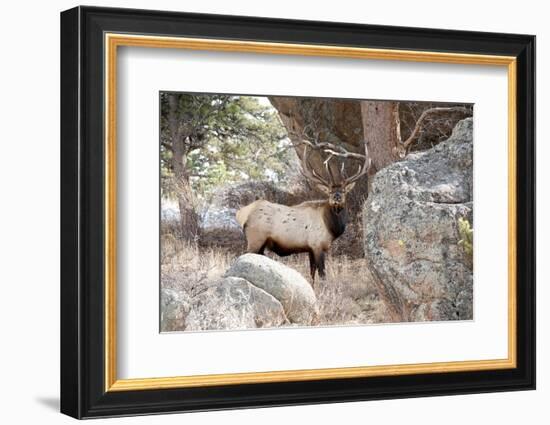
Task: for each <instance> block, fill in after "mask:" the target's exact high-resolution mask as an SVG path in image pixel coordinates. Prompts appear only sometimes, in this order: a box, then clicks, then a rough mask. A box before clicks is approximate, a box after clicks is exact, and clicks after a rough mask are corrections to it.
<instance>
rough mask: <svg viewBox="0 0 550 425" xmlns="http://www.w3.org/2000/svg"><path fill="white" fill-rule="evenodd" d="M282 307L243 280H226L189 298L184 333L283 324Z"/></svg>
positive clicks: (230, 278) (284, 321)
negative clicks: (189, 303) (191, 299)
mask: <svg viewBox="0 0 550 425" xmlns="http://www.w3.org/2000/svg"><path fill="white" fill-rule="evenodd" d="M287 323H288V320H287V318H286V316H285V313H284V310H283V306H282V305H281V303H280V302H279V301H277V300H276V299H275V298H274V297H272V296H271V295H269V294H268V293H267V292H265V291H264V290H262V289H260V288H257V287H256V286H254V285H252V284H251V283H250V282H247V281H246V280H245V279H241V278H236V277H226V278H224V279H222V280H220V281H219V282H218V283H217V284H216V285H214V286H212V287H210V288H208V289H207V290H206V291H205V292H203V293H202V294H200V295H198V296H196V297H195V298H193V303H192V305H191V309H190V312H189V315H188V316H187V318H186V319H185V330H186V331H202V330H223V329H233V330H235V329H253V328H262V327H273V326H275V327H278V326H282V325H284V324H287Z"/></svg>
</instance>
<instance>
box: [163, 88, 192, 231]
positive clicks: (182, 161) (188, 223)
mask: <svg viewBox="0 0 550 425" xmlns="http://www.w3.org/2000/svg"><path fill="white" fill-rule="evenodd" d="M168 105H169V113H168V125H169V128H170V135H171V139H172V169H173V171H174V178H175V181H176V196H177V198H178V207H179V211H180V225H181V234H182V238H183V239H184V240H186V241H195V240H196V238H197V236H198V233H199V217H198V214H197V212H196V210H195V203H194V195H193V191H192V189H191V185H190V183H189V173H188V171H187V169H186V164H187V149H186V146H185V140H186V138H187V137H186V136H185V134H184V133H183V131H182V130H181V126H180V122H179V116H178V97H177V95H176V94H170V95H169V97H168Z"/></svg>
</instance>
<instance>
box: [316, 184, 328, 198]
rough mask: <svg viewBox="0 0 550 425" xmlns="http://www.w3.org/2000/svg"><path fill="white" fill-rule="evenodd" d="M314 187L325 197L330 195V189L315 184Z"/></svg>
mask: <svg viewBox="0 0 550 425" xmlns="http://www.w3.org/2000/svg"><path fill="white" fill-rule="evenodd" d="M315 186H316V187H317V189H319V190H320V191H321V192H323V193H324V194H325V195H330V189H329V188H328V187H326V186H323V185H322V184H316V185H315Z"/></svg>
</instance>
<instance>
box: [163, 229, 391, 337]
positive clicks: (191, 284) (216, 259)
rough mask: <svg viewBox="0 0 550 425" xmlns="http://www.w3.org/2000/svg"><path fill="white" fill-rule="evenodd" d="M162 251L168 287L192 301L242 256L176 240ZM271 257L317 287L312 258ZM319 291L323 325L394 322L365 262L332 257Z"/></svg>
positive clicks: (165, 244) (318, 281) (273, 255)
mask: <svg viewBox="0 0 550 425" xmlns="http://www.w3.org/2000/svg"><path fill="white" fill-rule="evenodd" d="M162 246H163V253H162V262H161V285H162V288H169V289H173V290H175V291H177V292H178V293H179V294H180V295H181V296H182V297H183V298H184V299H187V300H191V299H192V298H193V297H195V296H197V295H198V294H200V293H202V292H204V291H205V290H206V289H207V288H209V287H210V286H212V285H214V284H216V282H217V281H218V280H219V279H220V278H221V277H222V276H223V275H224V274H225V272H226V271H227V269H229V267H230V266H231V264H232V262H233V261H234V260H235V259H236V258H237V257H238V254H236V253H235V252H231V251H227V250H222V249H215V248H200V247H198V246H195V245H187V244H181V243H180V242H179V241H176V240H175V239H173V240H170V239H168V240H167V239H163V243H162ZM267 256H268V257H270V258H272V259H274V260H276V261H278V262H280V263H283V264H285V265H287V266H289V267H291V268H293V269H295V270H297V271H298V272H300V273H301V274H302V275H303V276H304V277H305V278H306V279H307V280H308V281H309V282H311V278H310V276H309V260H308V256H307V254H300V255H294V256H290V257H283V258H281V257H278V256H276V255H275V254H272V253H267ZM314 291H315V294H316V296H317V300H318V306H319V322H318V324H317V326H338V325H358V324H369V323H387V322H388V321H389V319H388V317H387V312H386V307H385V305H384V302H383V301H382V300H381V299H380V297H379V295H378V292H377V290H376V287H375V285H374V284H373V282H372V275H371V273H370V271H369V269H368V267H367V265H366V261H365V260H364V259H361V258H358V259H353V258H349V257H347V256H344V255H340V256H330V255H329V256H328V258H327V263H326V277H325V279H322V280H320V279H319V278H318V277H317V278H316V281H315V285H314Z"/></svg>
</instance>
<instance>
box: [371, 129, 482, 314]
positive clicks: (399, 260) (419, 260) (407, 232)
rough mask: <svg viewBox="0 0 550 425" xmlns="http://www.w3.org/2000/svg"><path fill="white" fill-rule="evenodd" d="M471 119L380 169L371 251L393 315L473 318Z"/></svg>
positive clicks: (374, 186)
mask: <svg viewBox="0 0 550 425" xmlns="http://www.w3.org/2000/svg"><path fill="white" fill-rule="evenodd" d="M472 132H473V122H472V119H471V118H469V119H465V120H463V121H460V122H459V123H458V124H457V125H456V127H455V129H454V130H453V133H452V135H451V137H450V138H449V139H448V140H446V141H445V142H442V143H440V144H439V145H437V146H436V147H435V148H432V149H430V150H428V151H425V152H422V153H415V154H410V155H409V156H408V157H407V158H406V159H405V160H404V161H401V162H398V163H394V164H392V165H390V166H389V167H387V168H385V169H383V170H381V171H379V172H378V173H377V174H376V176H375V178H374V180H373V183H372V189H371V193H370V194H369V198H368V201H367V202H366V203H365V205H364V207H363V227H364V237H363V239H364V249H365V256H366V258H367V261H368V262H369V266H370V268H371V270H372V272H373V275H374V277H375V279H374V281H375V282H376V285H377V286H378V289H379V292H380V294H381V295H382V297H383V298H384V300H385V302H386V304H387V307H388V310H389V312H390V314H391V317H392V319H393V320H394V321H423V320H453V319H455V320H467V319H472V315H473V314H472V308H473V306H472V296H473V277H472V263H471V257H470V255H468V253H466V252H465V250H464V247H463V245H462V244H461V243H459V242H460V240H461V235H460V232H459V219H461V218H463V219H467V220H468V221H469V222H470V223H472V208H473V203H472V201H473V195H472V186H473V179H472V164H473V162H472V157H473V145H472Z"/></svg>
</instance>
